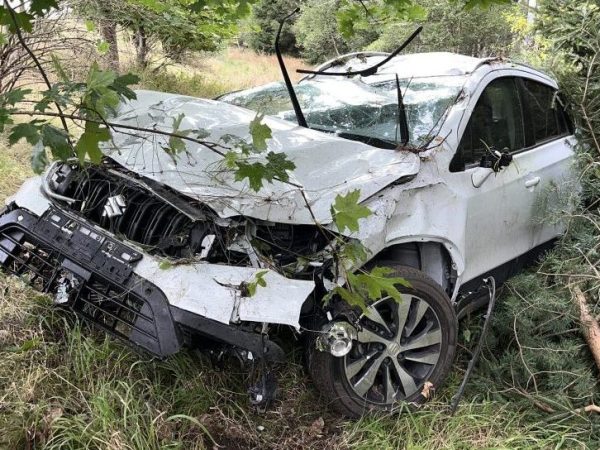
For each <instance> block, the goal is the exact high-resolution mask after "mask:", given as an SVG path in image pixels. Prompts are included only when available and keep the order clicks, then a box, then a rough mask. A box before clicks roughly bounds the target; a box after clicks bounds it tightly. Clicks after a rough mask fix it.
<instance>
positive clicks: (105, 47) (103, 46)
mask: <svg viewBox="0 0 600 450" xmlns="http://www.w3.org/2000/svg"><path fill="white" fill-rule="evenodd" d="M109 50H110V44H109V43H108V42H106V41H98V43H97V44H96V51H97V52H98V53H100V54H101V55H106V54H107V53H108V51H109Z"/></svg>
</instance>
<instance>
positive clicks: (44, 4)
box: [29, 0, 58, 17]
mask: <svg viewBox="0 0 600 450" xmlns="http://www.w3.org/2000/svg"><path fill="white" fill-rule="evenodd" d="M51 9H58V3H57V1H56V0H31V3H30V4H29V11H30V12H31V13H32V14H33V15H34V16H36V17H41V16H43V15H45V14H46V13H47V12H49V11H50V10H51Z"/></svg>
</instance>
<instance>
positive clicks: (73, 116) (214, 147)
mask: <svg viewBox="0 0 600 450" xmlns="http://www.w3.org/2000/svg"><path fill="white" fill-rule="evenodd" d="M10 114H11V115H15V116H31V117H36V116H38V117H60V118H61V119H63V120H65V119H69V120H81V121H84V122H92V123H97V124H99V125H105V126H106V127H109V128H112V129H113V130H115V131H117V132H118V130H117V129H119V128H120V129H123V130H133V131H139V132H142V133H153V134H159V135H162V136H169V137H176V138H179V139H182V140H184V141H189V142H193V143H195V144H201V145H204V146H205V147H207V148H208V149H209V150H211V151H213V152H215V153H216V154H218V155H220V156H223V157H224V156H225V153H223V152H222V151H220V150H218V149H217V147H221V148H227V147H225V146H223V145H220V144H217V143H216V142H207V141H202V140H200V139H195V138H193V137H189V136H185V135H182V134H177V133H170V132H168V131H163V130H159V129H157V128H143V127H136V126H134V125H125V124H121V123H116V122H110V121H107V120H101V119H91V118H89V117H82V116H78V115H76V114H64V113H55V112H43V113H42V112H37V111H11V112H10Z"/></svg>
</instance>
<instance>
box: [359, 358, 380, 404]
mask: <svg viewBox="0 0 600 450" xmlns="http://www.w3.org/2000/svg"><path fill="white" fill-rule="evenodd" d="M384 359H385V357H384V356H383V355H379V357H377V358H375V359H373V362H372V363H371V365H370V366H369V368H368V369H367V370H366V371H365V373H363V374H362V376H361V377H360V378H359V379H358V381H357V382H356V383H355V384H354V390H355V391H356V393H357V394H358V395H360V396H361V397H364V395H365V394H366V393H367V392H368V391H369V389H371V387H372V386H373V384H374V383H375V377H376V376H377V372H378V371H379V367H381V363H382V362H383V360H384Z"/></svg>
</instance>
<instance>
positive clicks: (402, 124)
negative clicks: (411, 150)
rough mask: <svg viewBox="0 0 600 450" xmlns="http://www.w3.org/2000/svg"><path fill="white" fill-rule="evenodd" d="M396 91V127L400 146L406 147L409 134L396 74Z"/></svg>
mask: <svg viewBox="0 0 600 450" xmlns="http://www.w3.org/2000/svg"><path fill="white" fill-rule="evenodd" d="M396 93H397V95H398V127H399V128H400V144H401V146H402V147H406V144H408V141H409V140H410V134H409V131H408V118H407V117H406V107H405V106H404V100H403V99H402V90H401V89H400V79H399V78H398V74H396Z"/></svg>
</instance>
